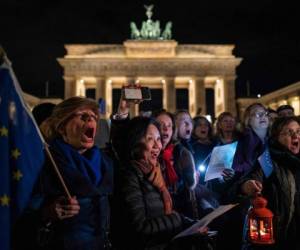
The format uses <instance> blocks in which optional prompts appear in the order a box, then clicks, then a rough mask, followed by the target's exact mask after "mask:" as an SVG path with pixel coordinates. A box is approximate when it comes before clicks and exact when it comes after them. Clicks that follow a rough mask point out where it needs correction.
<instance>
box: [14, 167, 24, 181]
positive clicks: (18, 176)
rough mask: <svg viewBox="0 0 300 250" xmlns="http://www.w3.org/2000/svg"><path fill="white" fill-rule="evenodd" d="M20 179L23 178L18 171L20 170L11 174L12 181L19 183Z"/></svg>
mask: <svg viewBox="0 0 300 250" xmlns="http://www.w3.org/2000/svg"><path fill="white" fill-rule="evenodd" d="M22 177H23V174H22V172H21V171H20V169H18V170H16V171H14V172H13V179H14V180H16V181H19V180H21V178H22Z"/></svg>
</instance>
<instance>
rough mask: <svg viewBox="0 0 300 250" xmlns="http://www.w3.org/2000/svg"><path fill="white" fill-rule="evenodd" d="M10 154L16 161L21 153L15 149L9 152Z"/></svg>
mask: <svg viewBox="0 0 300 250" xmlns="http://www.w3.org/2000/svg"><path fill="white" fill-rule="evenodd" d="M11 154H12V157H13V158H15V159H16V160H17V159H18V157H19V156H20V155H21V152H20V151H19V149H17V148H16V149H14V150H13V151H11Z"/></svg>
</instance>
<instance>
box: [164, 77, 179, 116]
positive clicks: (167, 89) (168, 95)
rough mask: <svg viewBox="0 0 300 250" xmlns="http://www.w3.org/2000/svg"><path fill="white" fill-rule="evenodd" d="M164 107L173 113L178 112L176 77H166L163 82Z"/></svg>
mask: <svg viewBox="0 0 300 250" xmlns="http://www.w3.org/2000/svg"><path fill="white" fill-rule="evenodd" d="M163 106H164V109H166V110H167V111H169V112H171V113H173V112H175V111H176V88H175V79H174V77H165V78H164V80H163Z"/></svg>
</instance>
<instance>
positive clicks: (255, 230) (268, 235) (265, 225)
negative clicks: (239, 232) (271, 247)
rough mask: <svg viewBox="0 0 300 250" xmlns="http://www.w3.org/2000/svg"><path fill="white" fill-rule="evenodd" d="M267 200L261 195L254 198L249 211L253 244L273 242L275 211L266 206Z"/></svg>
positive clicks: (249, 234) (250, 238)
mask: <svg viewBox="0 0 300 250" xmlns="http://www.w3.org/2000/svg"><path fill="white" fill-rule="evenodd" d="M267 203H268V202H267V200H266V199H264V198H263V197H261V196H257V197H255V198H254V199H253V201H252V205H253V208H251V209H250V210H249V212H248V225H249V230H248V238H249V241H250V242H251V243H253V244H259V245H265V244H273V243H274V238H273V224H272V219H273V213H272V212H271V211H270V210H269V209H267V208H266V206H267Z"/></svg>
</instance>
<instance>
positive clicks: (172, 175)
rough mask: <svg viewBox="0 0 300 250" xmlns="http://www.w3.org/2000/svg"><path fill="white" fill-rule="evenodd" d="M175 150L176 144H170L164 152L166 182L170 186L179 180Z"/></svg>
mask: <svg viewBox="0 0 300 250" xmlns="http://www.w3.org/2000/svg"><path fill="white" fill-rule="evenodd" d="M173 150H174V144H169V145H168V146H167V147H166V148H165V150H164V151H163V154H162V158H163V160H164V163H165V166H166V182H167V185H168V186H173V185H175V183H176V182H177V181H178V176H177V174H176V171H175V169H174V164H173Z"/></svg>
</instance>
